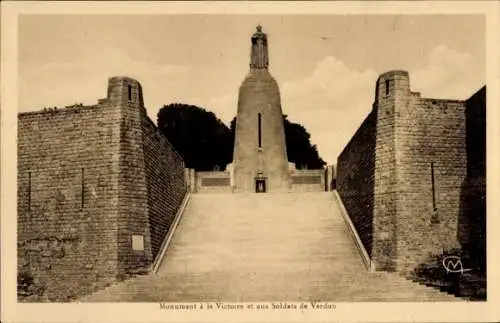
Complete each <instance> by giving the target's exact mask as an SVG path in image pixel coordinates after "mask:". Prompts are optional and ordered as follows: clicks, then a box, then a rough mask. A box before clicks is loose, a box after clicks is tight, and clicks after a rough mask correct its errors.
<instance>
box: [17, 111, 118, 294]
mask: <svg viewBox="0 0 500 323" xmlns="http://www.w3.org/2000/svg"><path fill="white" fill-rule="evenodd" d="M119 131H120V111H119V110H118V109H112V108H111V107H107V106H102V107H97V106H89V107H82V108H78V109H76V108H75V109H64V110H57V111H51V112H35V113H23V114H20V115H19V118H18V176H17V180H18V217H17V224H18V270H19V272H28V273H29V274H30V275H32V276H33V277H34V279H35V284H36V285H37V286H39V287H42V288H45V295H46V296H47V297H48V299H49V300H54V301H55V300H64V299H66V298H72V297H74V296H77V295H81V294H84V293H88V292H90V291H92V290H94V289H98V288H101V287H102V286H104V285H106V284H108V283H110V282H112V281H113V280H114V276H115V275H116V271H117V267H118V262H117V234H116V232H117V219H118V208H117V207H118V176H119V168H118V159H119V140H120V137H119Z"/></svg>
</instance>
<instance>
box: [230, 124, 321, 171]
mask: <svg viewBox="0 0 500 323" xmlns="http://www.w3.org/2000/svg"><path fill="white" fill-rule="evenodd" d="M283 122H284V128H285V140H286V152H287V155H288V161H289V162H291V163H295V167H296V168H297V169H320V168H323V166H324V165H326V162H325V161H324V160H323V159H322V158H321V157H320V156H319V153H318V148H317V147H316V145H312V144H311V142H310V138H311V135H310V134H309V133H308V132H307V130H306V128H304V126H302V125H300V124H298V123H294V122H291V121H289V120H288V116H287V115H283ZM230 129H231V140H232V142H233V143H234V135H235V130H236V117H234V118H233V120H231V125H230ZM231 152H232V149H231Z"/></svg>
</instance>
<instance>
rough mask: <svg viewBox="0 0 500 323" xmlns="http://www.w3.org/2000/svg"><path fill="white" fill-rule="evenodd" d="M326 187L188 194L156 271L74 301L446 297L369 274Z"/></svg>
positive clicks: (400, 279) (384, 275) (390, 275)
mask: <svg viewBox="0 0 500 323" xmlns="http://www.w3.org/2000/svg"><path fill="white" fill-rule="evenodd" d="M340 212H341V211H340V208H339V206H338V205H337V202H336V200H335V199H334V197H333V195H332V193H331V192H320V193H318V192H315V193H289V194H193V195H192V196H191V200H190V201H189V204H188V205H187V207H186V210H185V212H184V215H183V217H182V219H181V221H180V223H179V226H178V227H177V231H176V232H175V234H174V237H173V240H172V242H171V244H170V246H169V248H168V250H167V252H166V254H165V257H164V258H163V262H162V263H161V265H160V267H159V269H158V272H157V273H156V274H150V275H146V276H139V277H136V278H133V279H130V280H127V281H124V282H121V283H118V284H116V285H113V286H110V287H108V288H106V289H104V290H101V291H99V292H97V293H95V294H93V295H90V296H87V297H85V298H84V299H82V301H140V302H150V301H153V302H158V301H165V302H169V301H170V302H194V301H226V302H231V301H234V302H236V301H313V300H318V301H450V300H451V301H452V300H460V299H459V298H455V297H453V296H451V295H448V294H446V293H442V292H439V291H438V290H435V289H432V288H429V287H425V286H422V285H419V284H417V283H413V282H411V281H409V280H406V279H404V278H403V277H400V276H398V275H397V274H395V273H369V272H367V270H366V269H365V267H364V265H363V262H362V261H361V257H360V255H359V252H358V250H357V248H356V245H355V243H354V239H353V238H352V236H351V234H350V232H349V231H348V229H347V228H348V227H347V225H346V223H345V221H344V218H343V217H342V214H341V213H340Z"/></svg>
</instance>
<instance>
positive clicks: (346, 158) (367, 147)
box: [336, 110, 377, 255]
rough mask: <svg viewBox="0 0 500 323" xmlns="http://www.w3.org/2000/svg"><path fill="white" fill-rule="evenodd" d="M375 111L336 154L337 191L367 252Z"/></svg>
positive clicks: (372, 181)
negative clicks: (337, 155)
mask: <svg viewBox="0 0 500 323" xmlns="http://www.w3.org/2000/svg"><path fill="white" fill-rule="evenodd" d="M376 118H377V111H376V110H373V111H372V112H370V114H369V115H368V116H367V117H366V119H365V120H364V121H363V123H362V124H361V126H360V127H359V128H358V130H357V131H356V133H355V134H354V136H353V137H352V138H351V140H350V141H349V143H348V144H347V145H346V147H345V148H344V150H343V151H342V153H341V154H340V155H339V158H338V163H337V172H338V176H337V178H336V180H337V192H338V194H339V196H340V197H341V198H342V201H343V203H344V206H345V208H346V210H347V212H348V213H349V216H350V217H351V220H352V222H353V224H354V227H355V228H356V230H357V232H358V234H359V236H360V239H361V241H362V243H363V245H364V247H365V249H366V251H367V252H368V254H369V255H370V253H371V250H372V220H373V198H374V191H373V189H374V175H375V140H376V127H375V124H376V121H377V120H376Z"/></svg>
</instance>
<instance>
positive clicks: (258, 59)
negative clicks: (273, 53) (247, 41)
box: [250, 24, 269, 69]
mask: <svg viewBox="0 0 500 323" xmlns="http://www.w3.org/2000/svg"><path fill="white" fill-rule="evenodd" d="M250 53H251V55H250V68H251V69H267V67H268V66H269V58H268V50H267V35H266V34H265V33H264V32H262V26H261V25H260V24H259V25H257V31H256V32H255V33H254V34H253V35H252V48H251V50H250Z"/></svg>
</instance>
